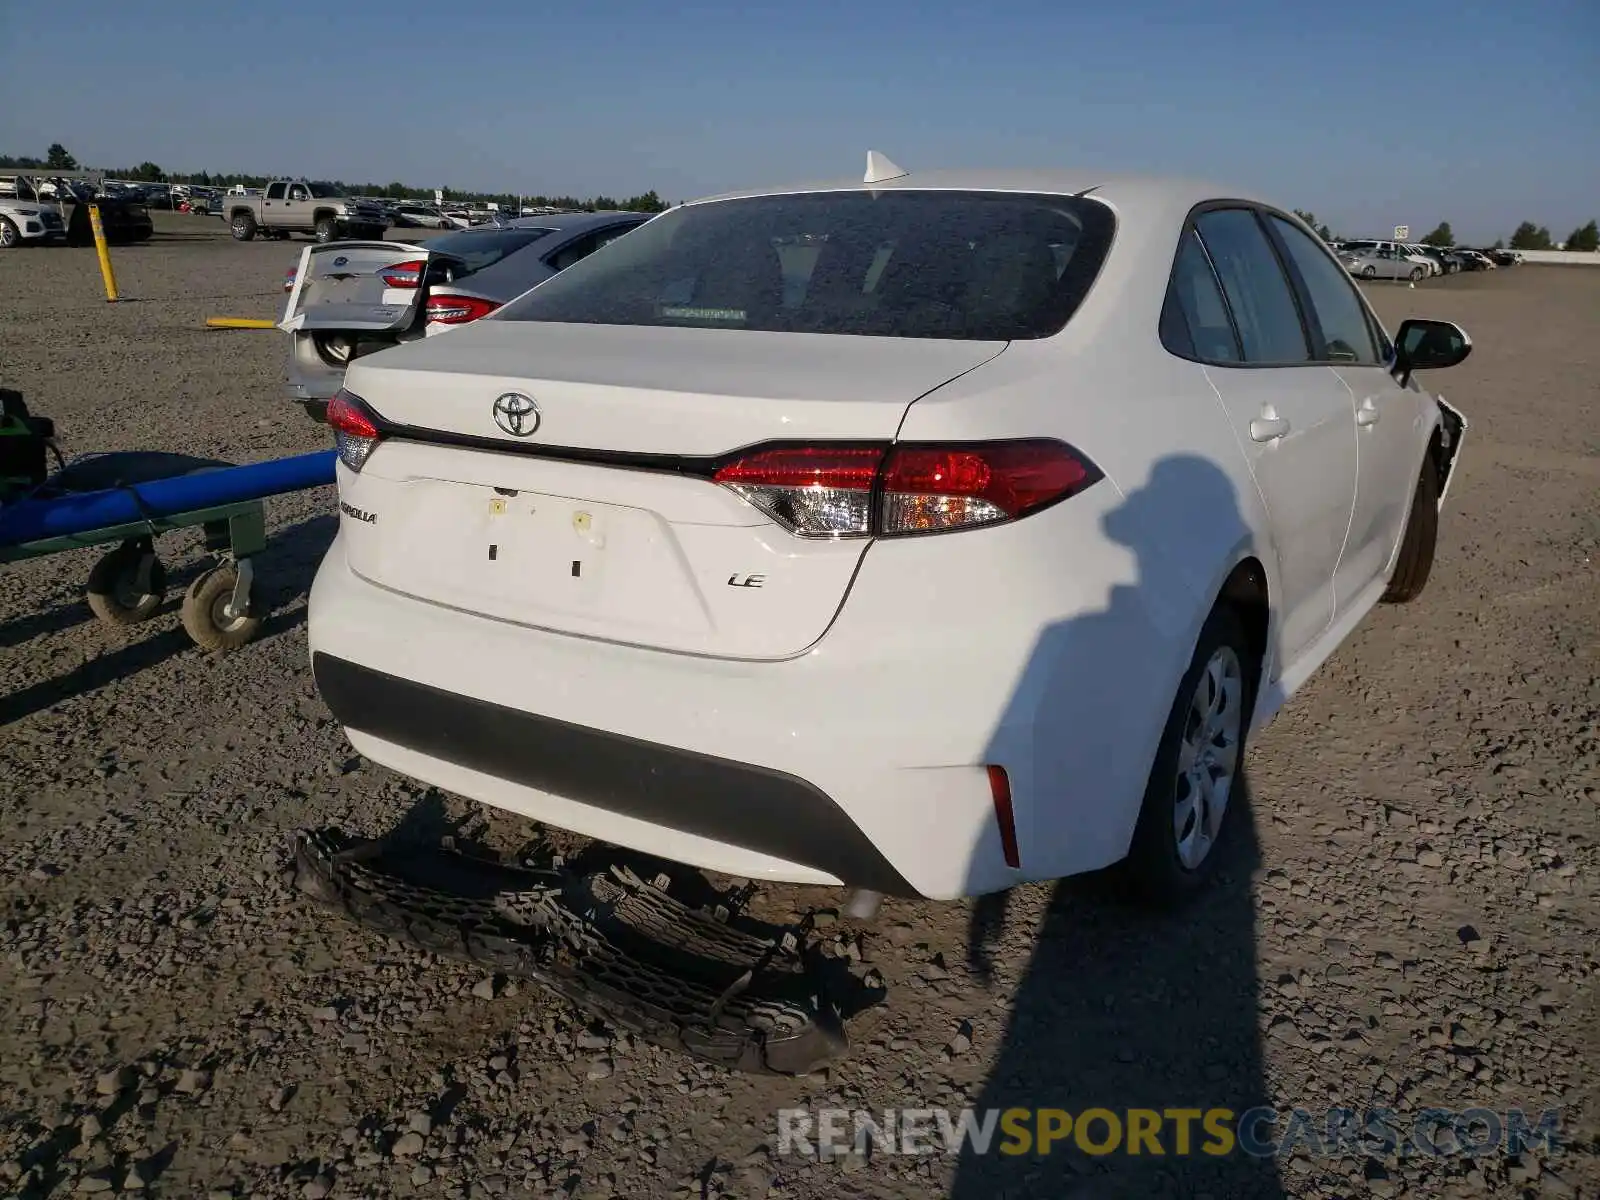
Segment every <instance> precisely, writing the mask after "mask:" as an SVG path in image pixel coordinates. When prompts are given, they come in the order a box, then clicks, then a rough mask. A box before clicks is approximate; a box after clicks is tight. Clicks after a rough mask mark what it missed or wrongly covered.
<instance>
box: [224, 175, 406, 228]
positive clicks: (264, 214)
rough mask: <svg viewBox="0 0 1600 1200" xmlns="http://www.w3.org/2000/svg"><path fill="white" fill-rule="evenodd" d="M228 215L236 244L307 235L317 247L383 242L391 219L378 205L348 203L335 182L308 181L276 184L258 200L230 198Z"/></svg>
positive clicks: (353, 201)
mask: <svg viewBox="0 0 1600 1200" xmlns="http://www.w3.org/2000/svg"><path fill="white" fill-rule="evenodd" d="M227 213H228V226H229V228H230V229H231V230H232V231H233V236H234V239H235V240H236V241H241V242H248V241H250V240H251V239H252V238H254V237H255V236H256V234H258V233H260V234H263V235H265V236H267V237H271V238H287V237H288V236H289V235H290V234H292V233H309V234H311V235H312V236H313V237H315V238H316V239H317V241H319V242H332V241H336V240H338V239H339V238H345V237H358V238H379V237H382V236H383V234H384V231H385V230H387V229H388V228H389V218H388V217H386V216H384V215H383V210H381V209H380V208H379V207H378V206H377V205H376V204H362V203H360V202H359V201H356V200H351V199H348V198H347V197H346V196H345V195H344V193H343V192H341V191H340V190H339V189H338V188H336V187H334V186H333V185H332V184H331V183H314V182H311V181H308V180H305V179H279V180H275V181H274V182H272V183H269V184H268V185H267V187H266V190H265V192H263V193H262V194H261V195H260V196H240V195H236V194H230V195H229V196H228V198H227Z"/></svg>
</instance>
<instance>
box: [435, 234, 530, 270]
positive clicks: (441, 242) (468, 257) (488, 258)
mask: <svg viewBox="0 0 1600 1200" xmlns="http://www.w3.org/2000/svg"><path fill="white" fill-rule="evenodd" d="M554 232H555V231H554V230H553V229H464V230H462V231H461V232H460V233H447V234H445V235H444V236H443V237H437V238H434V239H433V240H432V241H431V242H429V243H428V249H429V250H431V251H433V252H434V253H435V254H448V255H449V256H450V257H451V258H454V259H459V260H460V261H461V262H463V263H465V264H466V265H467V270H466V271H465V272H464V273H463V272H460V271H458V272H456V278H457V279H460V278H461V277H462V275H463V274H467V275H470V274H472V272H474V271H481V270H483V269H484V268H485V267H492V266H494V264H495V263H497V262H499V261H500V260H501V259H502V258H505V257H506V256H507V255H508V254H514V253H516V252H517V251H518V250H521V249H522V248H523V247H524V246H526V245H528V243H530V242H536V241H538V240H539V239H540V238H542V237H545V236H547V235H548V234H551V233H554Z"/></svg>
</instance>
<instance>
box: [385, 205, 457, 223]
mask: <svg viewBox="0 0 1600 1200" xmlns="http://www.w3.org/2000/svg"><path fill="white" fill-rule="evenodd" d="M394 225H395V228H396V229H455V228H456V223H455V222H454V221H452V220H450V218H449V217H447V216H445V215H444V213H442V212H440V211H439V210H438V209H437V208H435V207H433V206H432V205H430V204H399V205H396V206H395V208H394Z"/></svg>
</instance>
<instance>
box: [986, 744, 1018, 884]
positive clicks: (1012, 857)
mask: <svg viewBox="0 0 1600 1200" xmlns="http://www.w3.org/2000/svg"><path fill="white" fill-rule="evenodd" d="M988 770H989V791H990V793H991V794H992V795H993V797H994V819H995V824H997V825H998V826H999V827H1000V851H1001V853H1002V854H1004V855H1005V858H1006V866H1008V867H1018V868H1020V867H1021V866H1022V858H1021V857H1020V856H1019V855H1018V854H1017V819H1016V816H1015V815H1014V814H1013V813H1012V811H1011V780H1010V779H1009V778H1008V777H1007V776H1006V769H1005V768H1004V767H995V766H991V767H989V768H988Z"/></svg>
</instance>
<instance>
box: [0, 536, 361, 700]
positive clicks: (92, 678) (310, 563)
mask: <svg viewBox="0 0 1600 1200" xmlns="http://www.w3.org/2000/svg"><path fill="white" fill-rule="evenodd" d="M337 527H338V518H337V517H334V516H332V515H329V514H324V515H320V516H316V517H312V518H310V519H308V520H305V521H300V522H297V523H296V524H294V525H290V526H288V527H286V528H284V529H282V530H279V531H277V532H276V533H274V534H272V535H271V537H270V538H269V540H268V543H267V548H266V549H265V550H264V551H263V552H262V553H261V554H259V555H258V556H257V557H256V560H255V562H256V571H257V579H258V583H257V591H256V597H257V600H258V602H259V603H260V604H261V605H263V606H264V608H265V610H266V612H267V614H268V615H267V617H266V619H265V620H263V621H262V623H261V628H260V630H259V632H258V633H257V634H256V637H255V638H254V639H253V641H252V642H251V645H257V644H260V643H262V642H265V641H268V640H270V639H272V638H274V637H277V636H279V635H280V634H283V633H286V632H288V631H289V630H291V629H295V628H297V627H298V626H300V625H302V624H304V622H305V619H306V608H305V605H304V604H303V603H301V601H302V600H304V598H305V597H306V596H307V595H308V594H309V593H310V591H311V582H312V580H313V579H314V578H315V577H316V573H317V566H318V564H319V563H321V561H322V556H323V554H324V553H326V551H327V549H328V543H329V542H331V541H332V539H333V535H334V532H335V531H336V530H337ZM211 565H212V561H211V559H210V558H208V557H207V558H201V559H199V560H197V561H195V562H192V563H189V564H186V565H185V566H184V567H182V568H181V569H176V570H173V571H172V572H171V573H170V574H169V575H168V578H167V586H168V593H167V600H166V601H165V603H163V604H162V605H161V607H160V608H159V609H157V610H156V612H155V614H154V615H153V616H152V617H151V618H150V620H151V621H152V622H159V623H161V624H163V625H167V626H168V627H166V628H163V629H162V630H161V632H159V633H155V634H153V635H151V636H145V637H139V636H138V635H137V634H136V633H135V634H134V635H133V636H134V637H135V638H136V639H137V640H134V641H130V642H129V643H128V644H126V645H123V646H120V647H118V648H116V649H115V650H111V651H109V652H108V653H105V654H102V655H99V656H98V657H96V658H92V659H89V660H88V661H86V662H84V663H82V664H81V665H79V666H77V667H74V668H73V669H72V670H71V671H68V672H67V673H66V674H65V675H59V676H56V677H54V678H51V679H44V680H40V681H39V682H38V683H34V684H31V685H29V686H27V687H24V688H19V689H17V690H14V691H10V692H7V693H5V694H3V695H0V726H3V725H6V724H9V723H10V722H12V721H17V720H21V719H22V718H23V717H26V716H30V715H32V714H33V713H37V712H42V711H43V710H45V709H47V708H52V707H54V706H55V705H57V704H62V703H65V702H66V701H69V700H72V699H73V698H75V697H77V696H82V695H85V694H87V693H89V692H93V691H97V690H98V689H100V688H102V687H105V686H107V685H108V684H112V683H116V682H117V681H118V680H122V679H126V678H128V677H129V676H130V675H134V674H136V673H138V672H140V671H144V670H147V669H149V668H150V667H153V666H156V665H157V664H159V663H163V662H165V661H166V660H168V659H170V658H174V657H176V656H177V655H179V654H182V653H183V652H184V651H186V650H193V649H194V643H192V642H191V641H190V640H189V638H188V636H187V635H186V634H185V633H184V631H183V630H182V628H181V627H174V626H176V618H177V613H178V609H179V606H180V603H181V599H182V596H183V591H184V589H185V588H186V587H187V586H188V584H189V583H190V582H192V581H193V580H194V579H195V578H197V577H198V576H199V575H200V574H201V573H202V572H204V571H205V570H206V569H207V568H208V567H210V566H211ZM93 619H94V618H93V616H92V614H91V613H90V612H89V608H88V605H87V604H86V603H84V602H82V601H79V602H78V603H76V604H63V605H58V606H57V607H55V608H53V609H50V610H47V611H46V612H44V613H40V614H37V615H35V616H31V617H24V618H22V619H21V620H20V621H13V622H11V623H9V624H7V625H5V626H3V627H0V646H6V647H12V646H17V645H20V644H22V643H23V642H24V641H27V640H31V639H33V638H36V637H41V636H44V635H45V634H48V633H56V632H63V631H65V630H68V629H71V628H73V627H74V626H76V625H79V624H84V623H87V622H89V621H91V620H93ZM169 623H170V624H169ZM247 651H248V647H246V648H245V649H244V650H241V651H240V652H241V653H243V652H247Z"/></svg>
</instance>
